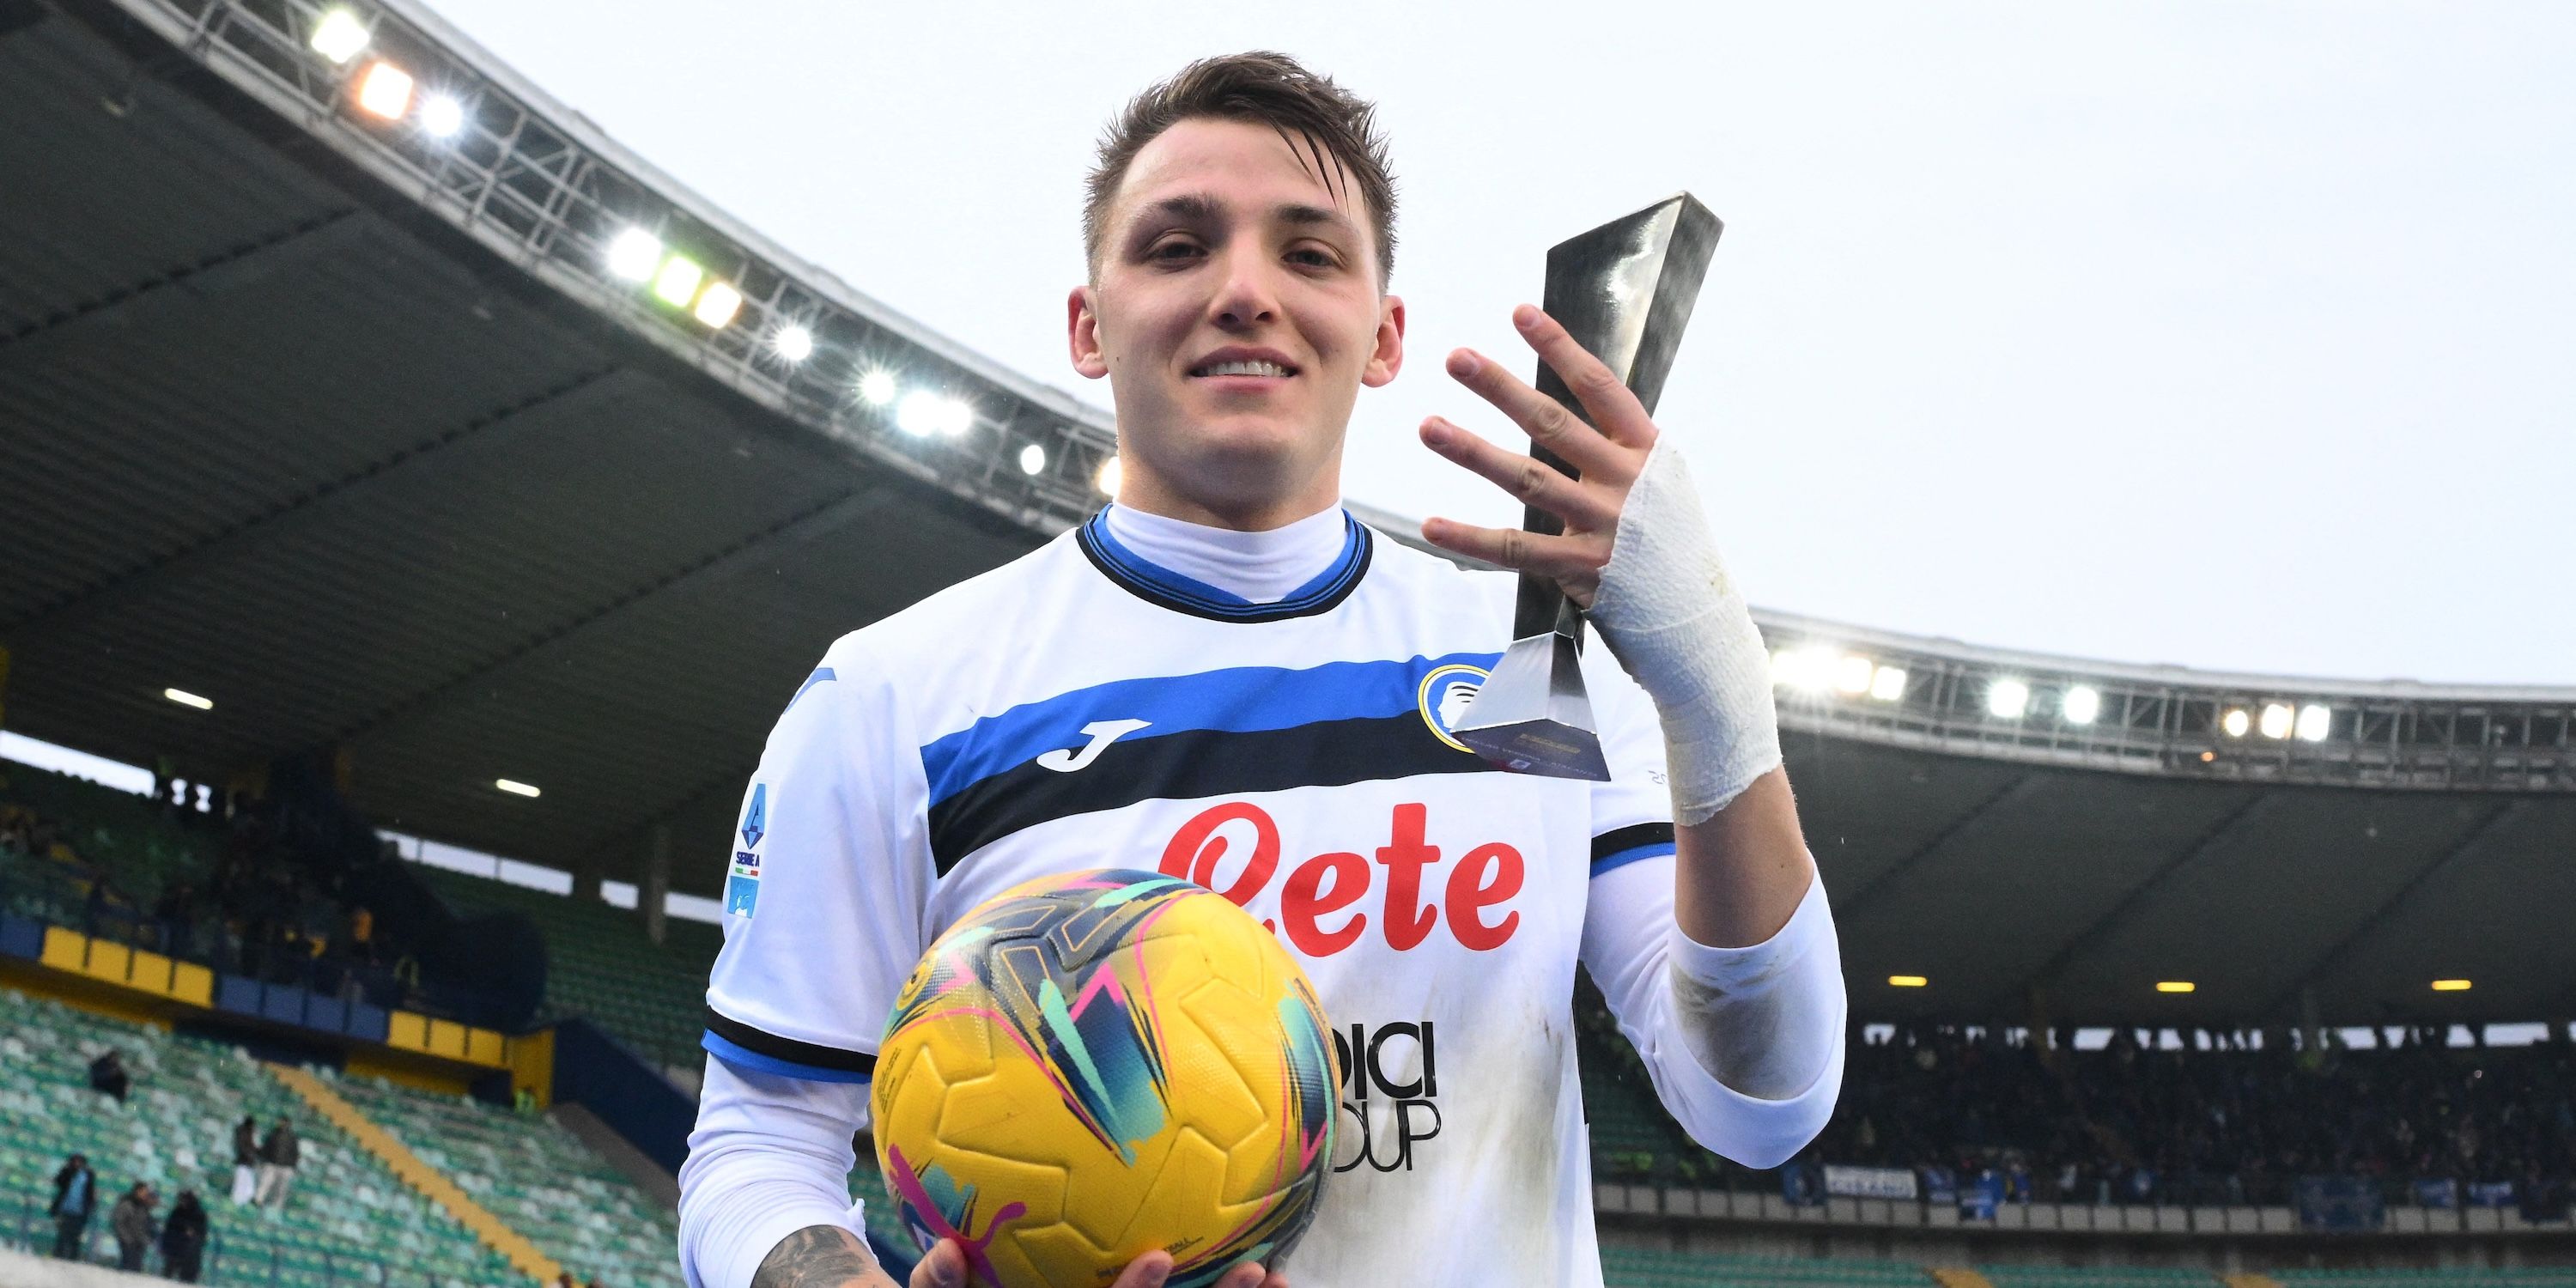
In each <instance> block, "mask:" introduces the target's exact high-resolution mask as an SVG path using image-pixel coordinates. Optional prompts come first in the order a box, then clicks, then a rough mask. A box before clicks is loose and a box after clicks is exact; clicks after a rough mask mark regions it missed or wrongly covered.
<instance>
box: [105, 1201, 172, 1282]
mask: <svg viewBox="0 0 2576 1288" xmlns="http://www.w3.org/2000/svg"><path fill="white" fill-rule="evenodd" d="M159 1201H160V1199H159V1197H158V1196H156V1195H154V1194H153V1193H152V1187H151V1186H149V1185H147V1184H145V1183H143V1182H141V1181H136V1182H135V1183H134V1188H132V1189H130V1190H127V1191H126V1192H125V1197H124V1198H121V1199H118V1200H117V1201H116V1209H115V1210H114V1211H112V1212H109V1213H108V1214H107V1227H108V1229H110V1230H112V1231H114V1232H115V1233H116V1268H117V1269H119V1270H134V1271H140V1270H142V1269H143V1254H144V1253H145V1252H147V1251H150V1250H151V1247H152V1205H153V1204H155V1203H157V1202H159Z"/></svg>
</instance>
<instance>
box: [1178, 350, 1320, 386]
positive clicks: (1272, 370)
mask: <svg viewBox="0 0 2576 1288" xmlns="http://www.w3.org/2000/svg"><path fill="white" fill-rule="evenodd" d="M1296 374H1297V368H1296V367H1295V366H1293V365H1291V364H1289V363H1288V362H1286V361H1284V360H1282V359H1281V358H1279V357H1277V356H1275V355H1270V354H1261V355H1251V354H1240V353H1224V352H1219V353H1216V354H1211V355H1210V356H1209V358H1208V360H1207V361H1205V362H1202V363H1200V364H1199V365H1197V366H1195V367H1192V368H1190V378H1191V379H1193V380H1223V379H1242V378H1251V379H1263V380H1285V379H1288V378H1289V377H1292V376H1294V375H1296Z"/></svg>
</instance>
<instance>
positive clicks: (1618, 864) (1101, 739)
mask: <svg viewBox="0 0 2576 1288" xmlns="http://www.w3.org/2000/svg"><path fill="white" fill-rule="evenodd" d="M1344 522H1345V527H1346V540H1345V542H1344V545H1343V549H1342V553H1341V556H1340V558H1338V559H1337V560H1335V561H1334V563H1333V564H1332V565H1331V567H1329V568H1328V569H1327V570H1326V571H1325V572H1324V573H1323V574H1321V575H1319V576H1318V577H1316V578H1315V579H1314V580H1313V581H1311V582H1309V583H1308V584H1307V585H1305V586H1304V587H1302V588H1300V589H1299V590H1297V591H1296V592H1295V593H1292V594H1290V595H1289V596H1288V597H1287V598H1285V599H1283V600H1280V601H1278V602H1275V603H1266V604H1253V603H1249V602H1246V601H1245V600H1243V599H1241V598H1238V597H1236V596H1234V595H1231V594H1228V593H1227V592H1225V591H1222V590H1219V589H1216V588H1215V587H1212V586H1209V585H1206V584H1204V583H1200V582H1196V581H1192V580H1190V579H1188V578H1186V577H1182V576H1180V575H1178V574H1175V573H1171V572H1169V571H1167V570H1164V569H1161V568H1158V567H1155V566H1153V565H1151V564H1149V563H1146V562H1145V561H1144V560H1142V559H1140V558H1138V557H1137V556H1135V555H1134V554H1132V553H1131V552H1129V551H1128V550H1126V549H1125V548H1124V547H1122V546H1120V545H1119V544H1118V542H1117V541H1116V540H1115V539H1114V538H1113V537H1112V536H1111V535H1110V532H1109V529H1108V525H1107V524H1106V523H1105V522H1104V521H1103V520H1102V519H1099V518H1095V519H1094V520H1092V521H1091V522H1090V523H1087V524H1085V525H1083V526H1082V527H1080V528H1077V529H1075V530H1074V531H1072V532H1068V533H1066V534H1065V535H1064V536H1062V537H1060V538H1059V539H1057V540H1055V541H1053V542H1050V543H1049V544H1047V545H1046V546H1044V547H1042V548H1040V549H1039V550H1037V551H1034V552H1032V553H1031V554H1029V555H1028V556H1026V557H1024V558H1021V559H1019V560H1017V561H1014V562H1013V563H1011V564H1009V565H1006V566H1004V567H1002V568H999V569H996V570H994V571H993V572H990V573H987V574H985V575H983V576H980V577H977V578H974V579H972V580H970V581H967V582H964V583H961V584H959V585H957V586H954V587H951V588H949V589H947V590H945V591H943V592H941V593H939V594H937V595H934V596H932V597H931V598H929V599H927V600H925V601H923V602H922V603H920V604H918V605H915V606H914V607H912V608H910V609H907V610H905V611H903V612H900V613H897V614H895V615H893V616H891V617H888V618H886V619H884V620H882V621H879V622H877V623H875V624H873V625H871V626H868V627H867V628H865V629H863V630H859V631H856V632H853V633H852V634H850V635H847V636H845V637H843V638H842V639H841V640H839V641H838V642H836V643H835V644H834V645H833V646H832V648H831V650H830V651H829V652H828V653H827V654H826V655H825V656H824V658H823V660H822V664H821V665H820V667H818V668H817V669H816V670H815V671H814V673H813V674H812V676H810V677H809V678H808V679H807V680H806V681H805V682H804V685H803V686H802V687H801V688H800V689H799V690H798V691H797V693H796V695H795V697H794V699H793V700H792V701H791V702H790V703H789V704H788V707H787V710H786V713H785V714H784V715H782V716H781V717H780V719H779V722H778V725H777V728H776V730H775V731H774V732H773V733H772V734H771V736H770V740H769V744H768V748H767V751H766V753H765V754H764V756H763V757H762V760H761V764H760V768H759V771H758V773H757V775H756V776H755V778H754V780H753V782H752V784H751V786H750V788H749V790H748V791H747V793H746V794H745V799H744V807H743V813H742V822H741V825H740V828H739V831H738V832H737V834H736V835H735V837H734V838H733V839H734V854H733V857H732V861H731V866H730V871H729V874H728V878H727V888H726V905H727V912H728V914H729V915H728V916H727V918H726V930H725V946H724V951H723V953H722V955H721V956H720V957H719V958H718V959H717V961H716V966H715V971H714V977H713V980H712V983H711V986H710V987H709V989H708V993H707V1002H708V1008H709V1015H708V1033H707V1037H706V1046H707V1049H708V1050H709V1051H710V1052H712V1053H714V1054H715V1055H716V1056H717V1057H718V1058H720V1059H723V1060H725V1061H728V1062H730V1063H733V1064H735V1065H737V1066H739V1067H741V1068H745V1069H752V1070H758V1071H762V1072H768V1073H779V1074H787V1075H791V1076H795V1077H801V1078H807V1079H819V1080H826V1081H841V1082H856V1081H864V1080H865V1079H866V1078H867V1077H868V1076H869V1074H870V1072H871V1070H872V1068H873V1063H874V1052H875V1051H876V1048H877V1043H878V1040H879V1038H880V1036H881V1035H882V1032H883V1029H884V1026H885V1023H886V1018H887V1015H888V1013H889V1011H890V1010H891V1009H892V1006H893V1002H894V999H895V995H896V993H897V991H898V990H899V989H900V988H901V987H902V985H903V983H904V980H905V978H906V977H907V976H908V975H909V974H910V972H911V971H912V968H913V966H914V964H915V962H916V961H917V960H918V959H919V958H920V956H921V954H922V952H923V951H924V950H925V949H926V948H927V946H928V945H929V943H930V942H931V940H933V939H934V938H936V937H937V936H938V934H939V933H940V932H941V931H942V930H944V929H945V928H946V927H947V926H949V925H950V924H951V923H952V922H953V921H955V920H956V919H957V918H958V917H959V916H960V915H962V914H963V913H965V912H966V911H967V910H968V909H970V908H972V907H974V906H975V905H976V904H978V903H980V902H982V901H984V900H985V899H987V898H990V897H992V896H993V895H995V894H997V893H999V892H1001V891H1002V890H1004V889H1006V888H1008V887H1010V886H1012V885H1015V884H1017V883H1019V882H1022V881H1026V880H1029V879H1030V878H1033V877H1037V876H1042V875H1046V874H1052V873H1059V872H1069V871H1074V870H1078V869H1084V868H1103V867H1110V868H1135V869H1145V870H1160V871H1163V872H1166V873H1171V874H1174V875H1180V876H1186V877H1188V878H1189V879H1191V880H1194V881H1197V882H1199V883H1201V884H1204V885H1206V886H1209V887H1210V888H1212V889H1214V890H1217V891H1218V892H1220V893H1222V894H1224V895H1225V896H1227V897H1228V898H1230V899H1232V900H1234V901H1235V902H1236V903H1238V904H1240V905H1242V906H1243V907H1244V908H1246V909H1247V910H1248V911H1250V912H1251V914H1252V915H1253V916H1254V917H1256V918H1258V919H1260V921H1261V922H1262V924H1263V925H1265V926H1266V927H1269V928H1270V929H1271V930H1272V931H1273V932H1274V933H1276V934H1277V935H1278V937H1279V941H1280V942H1281V943H1282V944H1283V945H1284V946H1285V947H1286V948H1287V949H1288V951H1289V952H1290V953H1291V954H1293V955H1294V956H1295V958H1296V959H1297V961H1298V962H1299V964H1300V965H1302V966H1303V967H1304V968H1305V970H1306V972H1307V973H1308V975H1309V976H1310V977H1311V978H1312V979H1313V981H1314V983H1315V986H1316V988H1317V990H1318V992H1319V993H1320V995H1321V997H1322V999H1323V1002H1324V1006H1325V1010H1326V1014H1327V1016H1328V1017H1329V1019H1330V1021H1331V1023H1332V1025H1333V1028H1334V1032H1335V1044H1336V1046H1337V1047H1338V1048H1339V1049H1340V1054H1341V1056H1342V1062H1343V1068H1344V1070H1345V1081H1344V1083H1343V1086H1342V1087H1341V1090H1340V1099H1341V1119H1340V1121H1339V1124H1338V1131H1337V1141H1336V1147H1335V1157H1334V1159H1333V1162H1332V1167H1333V1170H1334V1173H1335V1174H1334V1175H1333V1176H1332V1177H1330V1178H1329V1179H1328V1180H1327V1182H1326V1184H1325V1186H1324V1189H1323V1198H1322V1202H1321V1205H1320V1208H1319V1211H1318V1213H1317V1216H1316V1219H1315V1222H1314V1224H1313V1226H1312V1227H1311V1229H1310V1230H1309V1231H1308V1232H1307V1234H1306V1236H1305V1239H1304V1241H1303V1242H1302V1243H1301V1244H1300V1245H1299V1246H1298V1248H1297V1249H1296V1251H1295V1253H1294V1254H1293V1256H1292V1257H1290V1258H1289V1259H1288V1260H1287V1261H1286V1262H1285V1263H1284V1265H1283V1267H1282V1268H1284V1269H1286V1270H1288V1271H1289V1272H1290V1275H1291V1277H1292V1278H1293V1279H1294V1281H1295V1282H1296V1283H1297V1284H1298V1285H1299V1288H1375V1286H1376V1285H1384V1284H1398V1283H1402V1284H1415V1283H1492V1284H1506V1283H1507V1284H1516V1285H1566V1286H1569V1288H1592V1286H1595V1285H1598V1284H1600V1283H1601V1271H1600V1267H1599V1258H1598V1254H1597V1251H1596V1248H1595V1244H1594V1235H1593V1224H1592V1202H1591V1197H1592V1196H1591V1182H1590V1162H1589V1149H1588V1139H1587V1136H1586V1133H1585V1128H1584V1118H1583V1108H1582V1100H1581V1091H1580V1087H1579V1083H1578V1081H1577V1078H1576V1070H1575V1049H1574V1033H1573V1026H1574V1019H1573V1015H1572V998H1573V994H1574V970H1575V964H1576V962H1577V960H1578V959H1580V960H1583V961H1585V962H1586V963H1588V964H1589V965H1590V967H1591V969H1592V971H1593V974H1594V975H1595V977H1596V978H1597V979H1599V980H1600V981H1601V983H1602V985H1603V987H1604V989H1605V991H1607V992H1608V993H1609V994H1610V996H1611V998H1612V1001H1613V1004H1614V1006H1617V1007H1619V1008H1620V1010H1621V1014H1622V1019H1623V1021H1624V1022H1625V1023H1626V1024H1627V1025H1628V1027H1629V1029H1630V1031H1631V1035H1632V1037H1635V1038H1637V1040H1638V1042H1639V1046H1640V1048H1641V1050H1646V1051H1647V1052H1648V1054H1649V1061H1650V1065H1651V1066H1652V1067H1653V1068H1654V1070H1655V1073H1656V1081H1657V1083H1658V1085H1659V1088H1661V1089H1662V1090H1663V1091H1664V1093H1665V1098H1666V1100H1667V1102H1668V1103H1672V1102H1674V1100H1675V1091H1676V1088H1675V1087H1674V1085H1673V1083H1674V1081H1675V1080H1676V1079H1680V1080H1683V1081H1689V1080H1690V1079H1692V1078H1694V1077H1696V1078H1697V1079H1698V1080H1699V1083H1696V1084H1694V1085H1692V1086H1690V1087H1689V1088H1687V1089H1686V1090H1685V1091H1684V1093H1683V1097H1682V1098H1683V1099H1686V1100H1689V1101H1691V1102H1693V1103H1694V1104H1699V1105H1703V1106H1704V1105H1706V1104H1710V1103H1715V1102H1718V1101H1723V1102H1725V1103H1726V1104H1728V1105H1734V1104H1735V1102H1741V1107H1743V1108H1744V1111H1745V1113H1746V1114H1747V1115H1749V1117H1748V1121H1751V1120H1752V1119H1754V1118H1760V1117H1762V1116H1763V1115H1765V1114H1771V1115H1773V1116H1777V1113H1776V1111H1778V1110H1780V1109H1782V1108H1784V1107H1791V1106H1793V1105H1794V1102H1769V1101H1759V1102H1757V1101H1750V1100H1745V1099H1744V1098H1742V1097H1736V1096H1734V1095H1733V1093H1732V1092H1728V1091H1726V1090H1725V1089H1724V1088H1723V1087H1722V1086H1719V1085H1718V1084H1716V1083H1715V1082H1714V1080H1712V1079H1707V1078H1706V1075H1705V1074H1704V1073H1701V1072H1700V1071H1699V1070H1698V1068H1697V1067H1696V1065H1693V1064H1691V1063H1690V1057H1689V1056H1688V1055H1687V1054H1682V1055H1680V1058H1679V1061H1678V1063H1677V1062H1676V1061H1675V1060H1673V1059H1671V1058H1670V1055H1671V1053H1672V1052H1674V1051H1678V1049H1679V1044H1678V1043H1667V1044H1664V1045H1665V1047H1666V1048H1667V1049H1666V1051H1665V1052H1663V1053H1660V1054H1659V1053H1658V1052H1656V1051H1655V1050H1654V1047H1655V1045H1656V1043H1655V1042H1654V1041H1653V1034H1652V1030H1653V1029H1654V1027H1655V1026H1656V1025H1657V1024H1659V1023H1668V1021H1669V1015H1668V1011H1667V1008H1668V1003H1667V1002H1664V1001H1661V1000H1657V999H1660V998H1662V997H1663V996H1664V995H1665V994H1666V993H1668V992H1669V990H1668V989H1665V988H1664V987H1663V986H1662V985H1663V980H1664V973H1663V969H1662V961H1663V956H1662V952H1663V947H1664V944H1665V940H1666V937H1667V936H1668V935H1670V934H1671V933H1673V932H1672V911H1671V897H1672V858H1671V855H1672V852H1673V839H1672V838H1673V829H1672V826H1671V822H1670V819H1671V813H1670V811H1671V804H1670V800H1669V797H1668V796H1667V793H1666V790H1665V787H1664V784H1663V745H1662V738H1661V735H1660V732H1659V730H1658V727H1657V725H1656V722H1655V719H1654V712H1653V709H1652V707H1651V705H1650V704H1649V703H1648V702H1647V701H1646V699H1645V697H1644V695H1643V694H1642V693H1641V692H1639V691H1638V689H1637V688H1636V686H1635V684H1634V683H1633V682H1632V681H1631V680H1630V679H1629V678H1628V677H1627V676H1626V675H1625V674H1623V673H1622V672H1621V671H1620V670H1619V667H1618V665H1617V664H1616V662H1615V661H1614V660H1612V659H1611V658H1610V657H1609V656H1608V650H1607V649H1604V648H1601V647H1599V646H1598V644H1597V642H1596V643H1595V645H1594V647H1592V648H1590V649H1589V650H1587V652H1586V655H1585V663H1584V670H1585V672H1586V678H1587V680H1588V681H1589V684H1590V689H1591V696H1592V703H1593V711H1594V715H1595V719H1596V722H1597V723H1598V725H1599V726H1600V729H1601V733H1602V742H1603V746H1604V750H1605V752H1606V754H1607V756H1608V760H1609V764H1610V766H1611V770H1612V779H1611V781H1609V782H1606V783H1585V782H1575V781H1568V780H1560V779H1546V778H1534V777H1529V776H1524V775H1516V774H1509V773H1503V772H1500V771H1497V770H1495V769H1494V768H1492V767H1491V766H1489V765H1488V764H1487V763H1486V762H1485V761H1483V760H1482V759H1481V758H1479V757H1477V756H1476V755H1475V754H1473V753H1471V752H1469V751H1467V750H1466V749H1465V748H1464V747H1462V746H1460V745H1459V744H1458V743H1457V741H1456V740H1455V739H1454V738H1452V737H1451V736H1450V734H1449V732H1448V729H1449V725H1450V723H1451V722H1452V721H1454V720H1455V719H1456V718H1457V716H1458V713H1459V711H1460V710H1461V709H1462V708H1463V706H1464V705H1465V703H1466V702H1467V700H1468V699H1469V698H1471V697H1472V696H1473V695H1474V693H1475V691H1476V687H1477V685H1478V684H1479V683H1481V682H1482V680H1483V679H1484V677H1485V674H1486V670H1487V668H1488V667H1490V666H1491V665H1492V664H1493V663H1494V661H1495V660H1496V659H1497V657H1498V656H1499V655H1500V652H1501V650H1502V647H1503V646H1504V645H1505V644H1506V643H1507V642H1508V640H1509V638H1510V634H1511V625H1512V623H1511V609H1512V599H1513V589H1514V581H1513V579H1512V578H1511V577H1509V576H1508V575H1497V574H1475V573H1467V572H1462V571H1461V570H1459V569H1458V568H1456V567H1455V566H1453V565H1451V564H1449V563H1447V562H1445V561H1443V560H1440V559H1437V558H1434V557H1432V556H1429V555H1426V554H1423V553H1421V552H1418V551H1415V550H1411V549H1408V548H1406V547H1404V546H1402V545H1400V544H1398V543H1396V542H1393V541H1389V540H1384V539H1381V538H1378V537H1376V536H1375V535H1374V534H1373V533H1372V532H1371V531H1370V530H1369V529H1368V528H1366V527H1365V526H1363V525H1361V524H1360V523H1358V522H1357V521H1355V520H1350V519H1348V518H1347V516H1345V520H1344ZM1649 1012H1652V1014H1649ZM1837 1022H1838V1021H1837ZM1834 1063H1835V1065H1836V1066H1837V1068H1836V1069H1835V1071H1834V1072H1835V1076H1834V1077H1833V1079H1832V1081H1833V1082H1834V1083H1836V1084H1838V1083H1839V1081H1840V1079H1839V1067H1838V1066H1839V1064H1840V1061H1839V1059H1836V1060H1835V1062H1834ZM1833 1090H1834V1089H1833V1088H1832V1087H1827V1088H1825V1089H1824V1095H1825V1096H1826V1097H1827V1099H1828V1102H1829V1101H1830V1098H1831V1096H1832V1094H1833ZM1676 1112H1677V1113H1683V1112H1684V1110H1682V1109H1680V1108H1677V1109H1676ZM1797 1112H1798V1113H1800V1114H1803V1113H1804V1110H1803V1109H1800V1110H1798V1111H1797ZM1694 1117H1699V1118H1704V1117H1705V1115H1704V1114H1685V1121H1686V1122H1689V1121H1691V1120H1692V1119H1693V1118H1694ZM1817 1121H1818V1122H1821V1119H1818V1120H1817ZM1694 1130H1698V1129H1697V1128H1696V1127H1695V1128H1694ZM1747 1130H1751V1131H1754V1132H1757V1133H1758V1132H1759V1131H1761V1130H1764V1128H1762V1127H1761V1126H1759V1125H1756V1126H1755V1127H1752V1128H1748V1129H1747ZM1803 1130H1804V1131H1806V1132H1807V1133H1808V1134H1812V1131H1813V1127H1807V1128H1804V1129H1803ZM1701 1134H1702V1138H1703V1139H1709V1133H1707V1132H1702V1133H1701ZM1803 1139H1804V1137H1800V1139H1799V1141H1798V1142H1797V1143H1803ZM1712 1143H1714V1142H1712ZM1789 1147H1790V1148H1795V1147H1796V1144H1795V1143H1793V1144H1791V1145H1790V1146H1789Z"/></svg>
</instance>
